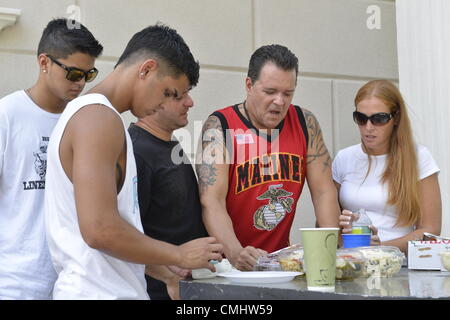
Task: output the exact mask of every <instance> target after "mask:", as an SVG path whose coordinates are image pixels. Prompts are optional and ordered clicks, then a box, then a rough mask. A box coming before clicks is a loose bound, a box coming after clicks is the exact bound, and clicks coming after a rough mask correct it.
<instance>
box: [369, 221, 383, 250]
mask: <svg viewBox="0 0 450 320" xmlns="http://www.w3.org/2000/svg"><path fill="white" fill-rule="evenodd" d="M369 228H370V230H372V236H371V237H370V245H371V246H379V245H380V244H381V241H380V237H378V229H377V228H376V227H375V226H369Z"/></svg>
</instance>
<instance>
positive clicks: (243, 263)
mask: <svg viewBox="0 0 450 320" xmlns="http://www.w3.org/2000/svg"><path fill="white" fill-rule="evenodd" d="M266 254H267V251H264V250H262V249H258V248H254V247H251V246H247V247H245V248H242V250H241V251H240V252H239V253H238V254H237V255H236V256H234V257H231V259H230V262H231V264H232V265H233V266H234V267H235V268H236V269H238V270H241V271H251V270H253V266H254V265H255V264H256V262H257V261H258V258H259V257H260V256H263V255H266Z"/></svg>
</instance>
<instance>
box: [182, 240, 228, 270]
mask: <svg viewBox="0 0 450 320" xmlns="http://www.w3.org/2000/svg"><path fill="white" fill-rule="evenodd" d="M179 249H180V250H179V252H180V260H179V261H180V263H179V265H178V267H181V268H186V269H200V268H207V269H209V270H211V271H212V272H215V271H216V269H215V268H214V265H213V264H211V263H209V260H217V261H222V253H223V246H222V245H221V244H220V243H218V242H217V241H216V238H214V237H207V238H199V239H195V240H192V241H189V242H186V243H184V244H182V245H181V246H179Z"/></svg>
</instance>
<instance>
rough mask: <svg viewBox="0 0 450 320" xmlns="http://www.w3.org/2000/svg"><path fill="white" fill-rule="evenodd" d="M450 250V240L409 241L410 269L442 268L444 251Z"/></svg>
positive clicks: (442, 269)
mask: <svg viewBox="0 0 450 320" xmlns="http://www.w3.org/2000/svg"><path fill="white" fill-rule="evenodd" d="M446 250H450V240H433V241H408V269H416V270H441V271H446V270H445V269H444V267H443V266H442V262H441V256H440V255H439V253H441V252H442V251H446Z"/></svg>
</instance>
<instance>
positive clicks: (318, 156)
mask: <svg viewBox="0 0 450 320" xmlns="http://www.w3.org/2000/svg"><path fill="white" fill-rule="evenodd" d="M303 113H304V115H305V120H306V126H307V127H308V134H309V145H308V153H307V155H306V157H307V162H306V163H307V164H310V163H312V162H314V161H316V160H319V161H321V162H322V165H323V166H324V169H326V168H328V167H330V166H331V157H330V154H329V153H328V150H327V147H326V146H325V142H324V141H323V136H322V130H321V129H320V125H319V122H318V121H317V119H316V117H315V116H314V115H313V114H312V112H310V111H308V110H306V109H303Z"/></svg>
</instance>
